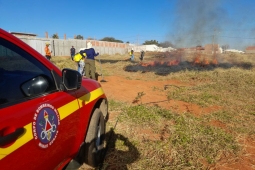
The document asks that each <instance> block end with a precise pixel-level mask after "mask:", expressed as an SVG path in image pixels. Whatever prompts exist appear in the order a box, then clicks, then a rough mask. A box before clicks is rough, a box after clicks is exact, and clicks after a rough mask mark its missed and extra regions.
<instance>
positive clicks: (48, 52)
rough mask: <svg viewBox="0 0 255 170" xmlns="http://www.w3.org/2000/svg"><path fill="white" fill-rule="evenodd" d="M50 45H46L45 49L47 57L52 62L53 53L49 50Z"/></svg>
mask: <svg viewBox="0 0 255 170" xmlns="http://www.w3.org/2000/svg"><path fill="white" fill-rule="evenodd" d="M49 46H50V43H46V46H45V47H44V52H45V57H46V58H47V59H48V60H50V59H51V51H50V49H49Z"/></svg>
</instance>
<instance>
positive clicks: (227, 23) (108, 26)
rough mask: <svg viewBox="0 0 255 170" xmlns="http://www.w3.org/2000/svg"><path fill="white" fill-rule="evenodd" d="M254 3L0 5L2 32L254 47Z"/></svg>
mask: <svg viewBox="0 0 255 170" xmlns="http://www.w3.org/2000/svg"><path fill="white" fill-rule="evenodd" d="M254 6H255V0H61V1H60V0H58V1H57V0H55V1H54V0H44V1H42V0H0V23H1V24H0V28H2V29H4V30H6V31H10V32H24V33H33V34H36V35H37V36H38V37H45V32H48V35H49V36H50V37H51V36H52V35H53V34H56V33H57V34H58V35H59V38H60V39H64V35H66V37H67V38H73V37H74V36H75V35H82V36H83V37H84V39H87V38H93V39H97V40H100V39H102V38H105V37H113V38H115V39H117V40H121V41H123V42H129V43H134V44H142V43H144V42H145V41H150V40H156V41H158V42H159V43H161V42H165V41H168V42H171V43H172V44H174V45H175V46H176V47H179V48H181V47H194V46H196V45H202V46H204V45H205V44H212V43H217V44H220V45H221V46H222V45H228V46H229V48H231V49H238V50H244V49H245V47H247V46H251V45H255V15H254V14H255V10H254Z"/></svg>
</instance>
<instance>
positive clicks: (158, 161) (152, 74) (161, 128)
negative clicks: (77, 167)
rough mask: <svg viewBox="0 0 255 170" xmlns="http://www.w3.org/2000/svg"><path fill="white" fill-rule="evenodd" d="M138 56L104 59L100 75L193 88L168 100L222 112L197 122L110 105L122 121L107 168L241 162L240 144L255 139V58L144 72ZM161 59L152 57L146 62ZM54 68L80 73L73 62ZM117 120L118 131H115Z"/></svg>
mask: <svg viewBox="0 0 255 170" xmlns="http://www.w3.org/2000/svg"><path fill="white" fill-rule="evenodd" d="M138 55H139V54H135V56H136V61H135V62H130V61H125V60H126V59H128V58H129V57H128V55H127V56H121V55H114V56H110V55H103V56H100V60H101V63H102V64H100V63H99V62H97V63H96V66H97V71H98V72H99V73H101V69H102V73H103V74H104V75H105V76H110V75H119V76H124V77H126V78H127V79H139V80H144V81H147V80H151V79H154V80H158V81H161V80H166V79H176V80H179V81H182V82H185V83H190V84H192V86H190V87H179V88H176V87H169V88H168V89H167V90H166V95H167V97H168V99H169V100H181V101H185V102H189V103H194V104H197V105H199V106H201V107H207V106H212V105H217V106H219V107H220V108H222V109H221V110H219V111H215V112H213V113H211V114H209V115H204V116H201V117H195V116H194V115H191V114H189V113H183V114H178V113H174V112H172V111H170V110H164V109H163V108H159V107H148V106H146V105H143V104H140V105H130V104H128V103H121V102H119V101H112V100H110V102H109V109H110V110H109V112H110V113H111V114H117V115H118V116H116V117H115V118H114V119H112V120H111V121H110V122H109V123H108V135H109V134H111V132H113V133H112V138H111V140H110V145H109V150H108V152H107V155H106V159H105V161H104V164H103V165H102V167H101V169H210V168H211V167H213V166H214V165H215V164H216V163H217V162H218V161H219V160H220V159H221V158H223V157H229V156H230V155H231V158H233V157H239V156H240V154H241V153H242V152H241V150H242V146H241V145H240V144H239V143H238V140H240V139H242V138H247V137H248V138H249V137H250V138H252V137H253V136H254V135H255V107H254V103H255V57H254V55H248V54H223V55H220V56H217V59H218V61H219V64H218V65H217V66H212V65H210V66H206V67H201V66H194V65H192V60H193V56H192V55H183V56H182V59H181V62H180V64H179V65H177V66H171V67H169V66H165V65H164V64H163V65H161V66H157V67H142V66H141V65H140V64H139V61H138ZM158 55H159V54H154V53H151V54H148V53H147V54H145V60H144V62H150V61H153V60H155V57H157V56H158ZM158 60H161V61H166V60H165V58H158ZM53 63H56V65H58V66H59V67H60V68H61V69H62V68H63V67H69V68H75V67H74V63H72V62H70V59H69V58H66V59H65V58H61V59H60V58H57V57H55V58H53ZM155 90H157V89H155ZM138 97H139V96H138ZM141 97H142V96H141ZM117 120H118V124H117V126H116V129H115V130H114V131H110V129H111V128H113V127H114V126H115V123H116V121H117ZM212 121H219V122H221V123H222V124H223V125H224V128H222V127H216V126H211V125H210V124H209V123H210V122H212Z"/></svg>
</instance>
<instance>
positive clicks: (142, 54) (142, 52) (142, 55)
mask: <svg viewBox="0 0 255 170" xmlns="http://www.w3.org/2000/svg"><path fill="white" fill-rule="evenodd" d="M143 57H144V51H143V50H142V51H141V56H140V60H141V62H142V61H143Z"/></svg>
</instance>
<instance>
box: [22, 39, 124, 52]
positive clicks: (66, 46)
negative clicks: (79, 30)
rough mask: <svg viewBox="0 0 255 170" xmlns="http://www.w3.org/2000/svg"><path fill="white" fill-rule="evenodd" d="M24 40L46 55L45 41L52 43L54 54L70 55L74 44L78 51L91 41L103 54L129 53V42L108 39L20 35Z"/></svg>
mask: <svg viewBox="0 0 255 170" xmlns="http://www.w3.org/2000/svg"><path fill="white" fill-rule="evenodd" d="M19 38H20V39H21V40H22V41H24V42H25V43H27V44H28V45H29V46H31V47H32V48H34V49H35V50H36V51H38V52H39V53H41V54H42V55H45V53H44V47H45V43H46V42H48V43H50V44H51V45H50V50H51V51H52V55H53V56H70V48H71V47H72V46H74V48H75V49H76V52H78V51H79V49H80V48H86V46H87V45H86V44H87V42H88V41H90V42H91V43H92V45H93V48H94V49H95V51H96V52H99V53H100V54H101V55H102V54H109V55H114V54H116V53H118V54H121V55H123V54H127V53H128V46H129V45H128V44H124V43H115V42H106V41H97V40H79V39H68V40H61V39H52V38H36V37H19Z"/></svg>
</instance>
